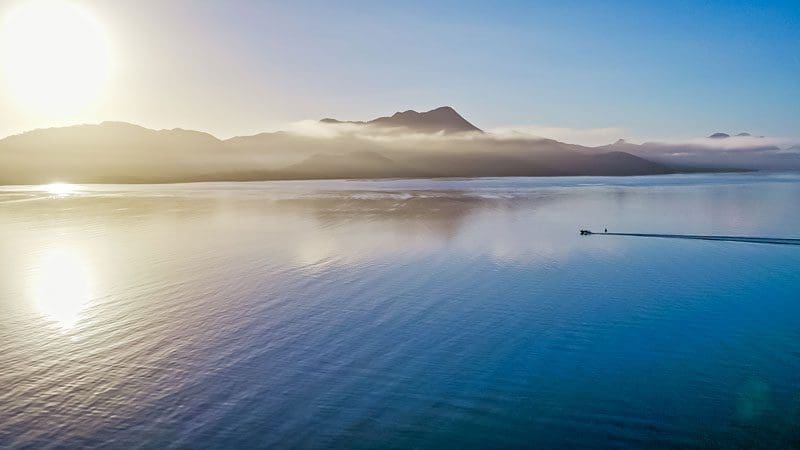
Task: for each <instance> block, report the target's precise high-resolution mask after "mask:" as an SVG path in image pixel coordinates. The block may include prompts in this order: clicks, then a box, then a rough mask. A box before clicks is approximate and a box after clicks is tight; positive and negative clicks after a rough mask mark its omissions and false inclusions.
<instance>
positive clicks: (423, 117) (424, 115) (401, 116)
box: [320, 106, 483, 134]
mask: <svg viewBox="0 0 800 450" xmlns="http://www.w3.org/2000/svg"><path fill="white" fill-rule="evenodd" d="M320 122H322V123H326V124H342V123H347V124H357V125H368V126H373V127H381V128H398V129H405V130H408V131H412V132H417V133H440V132H441V133H444V134H451V133H464V132H476V133H482V132H483V131H482V130H481V129H480V128H478V127H476V126H475V125H473V124H471V123H469V122H468V121H467V120H466V119H464V117H462V116H461V115H460V114H459V113H457V112H456V110H454V109H453V108H451V107H449V106H442V107H439V108H436V109H432V110H430V111H425V112H421V113H420V112H416V111H414V110H408V111H403V112H396V113H394V114H393V115H392V116H389V117H378V118H377V119H373V120H370V121H367V122H362V121H341V120H336V119H322V120H321V121H320Z"/></svg>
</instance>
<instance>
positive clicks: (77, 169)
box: [0, 107, 800, 184]
mask: <svg viewBox="0 0 800 450" xmlns="http://www.w3.org/2000/svg"><path fill="white" fill-rule="evenodd" d="M777 142H778V141H777V140H775V139H771V138H763V137H758V136H734V137H727V138H724V139H711V138H702V139H697V140H695V141H692V142H689V143H655V142H650V143H644V144H641V145H639V144H632V143H629V142H626V141H623V140H619V141H617V142H616V143H614V144H610V145H605V146H599V147H587V146H582V145H575V144H570V143H565V142H560V141H557V140H553V139H548V138H544V137H539V136H534V135H530V134H528V133H526V132H519V131H513V130H511V131H507V132H499V133H495V132H484V131H482V130H481V129H480V128H478V127H476V126H475V125H473V124H472V123H470V122H469V121H468V120H467V119H465V118H464V117H463V116H461V115H460V114H459V113H458V112H456V111H455V110H454V109H453V108H451V107H439V108H435V109H433V110H431V111H425V112H416V111H413V110H408V111H404V112H397V113H395V114H393V115H389V116H383V117H380V118H378V119H373V120H364V121H342V120H338V119H331V118H326V119H322V120H319V121H304V122H301V123H298V124H297V126H296V127H295V128H294V129H292V130H289V131H280V132H265V133H259V134H255V135H252V136H239V137H234V138H230V139H225V140H222V139H218V138H216V137H214V136H212V135H211V134H208V133H204V132H201V131H192V130H184V129H172V130H151V129H147V128H144V127H141V126H138V125H133V124H128V123H124V122H103V123H101V124H97V125H78V126H72V127H63V128H51V129H39V130H33V131H30V132H27V133H23V134H20V135H15V136H10V137H8V138H6V139H3V140H0V184H40V183H50V182H55V181H69V182H83V183H87V182H108V183H128V182H134V183H140V182H182V181H212V180H219V181H247V180H271V179H318V178H408V177H473V176H557V175H561V176H569V175H653V174H665V173H675V172H697V171H717V170H721V169H724V170H753V169H755V170H758V169H768V170H800V147H797V146H794V145H792V146H789V147H778V146H776V145H774V144H775V143H777ZM782 142H784V143H786V144H787V145H788V144H791V142H789V141H782Z"/></svg>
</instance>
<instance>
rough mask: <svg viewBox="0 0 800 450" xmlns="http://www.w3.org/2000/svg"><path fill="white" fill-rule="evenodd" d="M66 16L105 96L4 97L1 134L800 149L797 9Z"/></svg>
mask: <svg viewBox="0 0 800 450" xmlns="http://www.w3.org/2000/svg"><path fill="white" fill-rule="evenodd" d="M26 1H31V0H3V1H2V3H0V14H4V15H5V14H7V13H8V12H9V11H12V10H13V8H15V7H17V6H19V5H21V4H24V3H26ZM72 1H73V3H76V4H79V5H80V6H81V7H82V8H84V9H85V10H86V11H88V12H89V13H90V14H91V15H92V16H93V17H94V18H95V19H96V21H97V22H98V23H99V24H101V25H102V28H103V29H104V30H105V31H104V33H105V34H106V35H107V37H108V43H109V48H110V52H109V54H110V61H111V63H110V67H111V72H110V75H109V79H108V83H107V85H106V87H105V89H104V90H103V93H102V95H101V96H100V97H99V99H98V100H97V101H95V102H93V103H92V104H91V105H84V106H83V107H81V108H80V110H75V111H70V112H69V113H64V114H60V115H48V114H42V113H41V112H38V113H33V112H30V111H27V110H26V109H25V108H23V107H21V106H20V105H19V104H18V103H19V102H17V101H14V100H13V99H12V97H13V96H12V95H11V94H12V93H9V92H8V90H9V87H8V85H7V83H6V84H4V85H3V86H0V88H2V92H0V135H3V136H4V135H7V134H10V133H16V132H19V131H22V130H25V129H29V128H34V127H43V126H53V125H64V124H71V123H79V122H99V121H103V120H122V121H130V122H134V123H138V124H141V125H145V126H148V127H153V128H173V127H183V128H192V129H201V130H205V131H209V132H212V133H213V134H215V135H217V136H220V137H229V136H232V135H241V134H252V133H256V132H259V131H264V130H274V129H280V128H282V127H285V126H286V125H287V124H288V123H290V122H294V121H298V120H302V119H309V118H311V119H317V118H322V117H326V116H331V117H337V118H341V119H368V118H372V117H376V116H379V115H384V114H389V113H392V112H394V111H397V110H405V109H416V110H427V109H430V108H433V107H436V106H440V105H451V106H453V107H454V108H456V109H457V110H458V111H459V112H461V113H462V114H463V115H464V116H465V117H466V118H467V119H468V120H470V121H472V122H473V123H475V124H476V125H478V126H479V127H482V128H495V127H522V126H534V127H533V128H534V129H536V126H538V127H542V128H544V127H551V128H552V127H560V129H561V131H560V133H562V134H566V137H565V136H564V135H561V136H559V137H560V138H564V139H566V138H567V137H568V136H569V133H570V130H569V129H575V130H578V131H575V133H576V134H580V133H583V135H584V136H586V135H589V136H591V135H592V134H593V133H595V132H594V131H591V130H592V129H598V130H597V134H598V136H600V135H602V137H601V138H599V139H600V140H605V139H612V138H616V137H629V138H630V137H633V138H640V139H641V138H668V137H669V138H683V137H689V136H697V135H706V134H709V133H710V132H713V131H727V132H739V131H750V132H753V133H758V134H767V135H776V136H800V3H798V1H797V0H790V1H785V2H781V1H772V2H767V1H761V2H751V1H731V0H725V1H722V0H720V1H703V2H701V1H697V0H691V1H669V2H664V1H652V2H651V1H642V0H638V1H596V2H589V1H580V2H579V1H574V2H573V1H552V2H529V1H508V2H470V1H463V0H462V1H440V2H428V1H419V2H417V1H404V2H390V1H386V2H384V1H379V2H376V1H364V2H360V1H351V2H334V1H282V2H268V1H211V0H207V1H199V0H196V1H188V0H169V1H164V0H136V1H133V0H132V1H123V0H115V1H107V0H102V1H101V0H72ZM13 44H14V43H12V45H13ZM0 64H3V63H2V62H0ZM0 69H2V67H0ZM565 129H566V130H565ZM587 129H589V131H587ZM609 129H610V130H609ZM616 134H619V135H620V136H615V135H616Z"/></svg>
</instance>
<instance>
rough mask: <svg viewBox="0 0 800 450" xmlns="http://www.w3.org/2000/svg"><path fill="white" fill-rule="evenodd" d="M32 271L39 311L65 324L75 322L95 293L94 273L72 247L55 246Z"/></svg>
mask: <svg viewBox="0 0 800 450" xmlns="http://www.w3.org/2000/svg"><path fill="white" fill-rule="evenodd" d="M32 275H33V276H32V279H31V280H30V282H31V290H32V294H33V298H34V301H35V302H36V306H37V308H38V309H39V311H40V312H41V313H42V314H43V315H44V316H46V317H47V318H48V319H50V320H52V321H54V322H56V323H57V324H58V325H59V326H61V327H62V328H72V327H73V326H75V324H76V323H77V322H78V320H79V319H80V314H81V312H82V311H83V309H84V308H85V307H86V305H87V304H88V302H89V299H90V297H91V277H90V276H89V270H88V267H87V265H86V263H85V261H84V260H83V258H82V257H81V255H80V254H78V253H76V252H75V251H73V250H72V249H69V248H54V249H51V250H49V251H48V252H46V253H45V254H44V255H43V256H42V259H41V260H40V261H39V264H38V265H37V267H36V269H35V270H34V271H33V274H32Z"/></svg>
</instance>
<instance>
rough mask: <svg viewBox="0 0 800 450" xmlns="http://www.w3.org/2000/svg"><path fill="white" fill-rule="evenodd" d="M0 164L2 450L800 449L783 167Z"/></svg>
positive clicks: (794, 210) (792, 268)
mask: <svg viewBox="0 0 800 450" xmlns="http://www.w3.org/2000/svg"><path fill="white" fill-rule="evenodd" d="M47 189H48V188H42V187H4V188H0V237H2V238H1V239H0V368H2V369H0V387H2V388H1V389H0V447H41V446H55V447H78V446H90V447H104V448H108V447H115V448H129V447H144V448H163V447H185V448H207V447H228V448H253V447H275V448H329V447H334V448H409V447H417V448H442V447H445V448H459V447H469V448H479V447H488V448H498V447H539V448H566V447H595V448H597V447H603V448H607V447H632V448H652V447H674V448H709V447H716V448H752V447H761V448H786V447H788V448H791V447H797V446H800V269H799V268H800V248H798V247H797V246H783V245H763V244H751V243H741V242H717V241H701V240H681V239H663V238H641V237H625V236H579V235H578V230H579V229H581V228H590V229H594V230H599V229H602V228H605V227H607V228H609V231H614V232H621V233H622V232H631V233H660V234H693V235H717V234H718V235H743V236H764V237H783V238H798V237H800V208H798V199H800V177H798V176H795V175H760V174H738V175H710V176H709V175H680V176H661V177H630V178H584V177H578V178H546V179H536V178H528V179H526V178H519V179H514V178H511V179H479V180H402V181H320V182H274V183H204V184H185V185H164V186H77V187H69V188H63V187H62V188H59V189H50V191H48V190H47Z"/></svg>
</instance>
